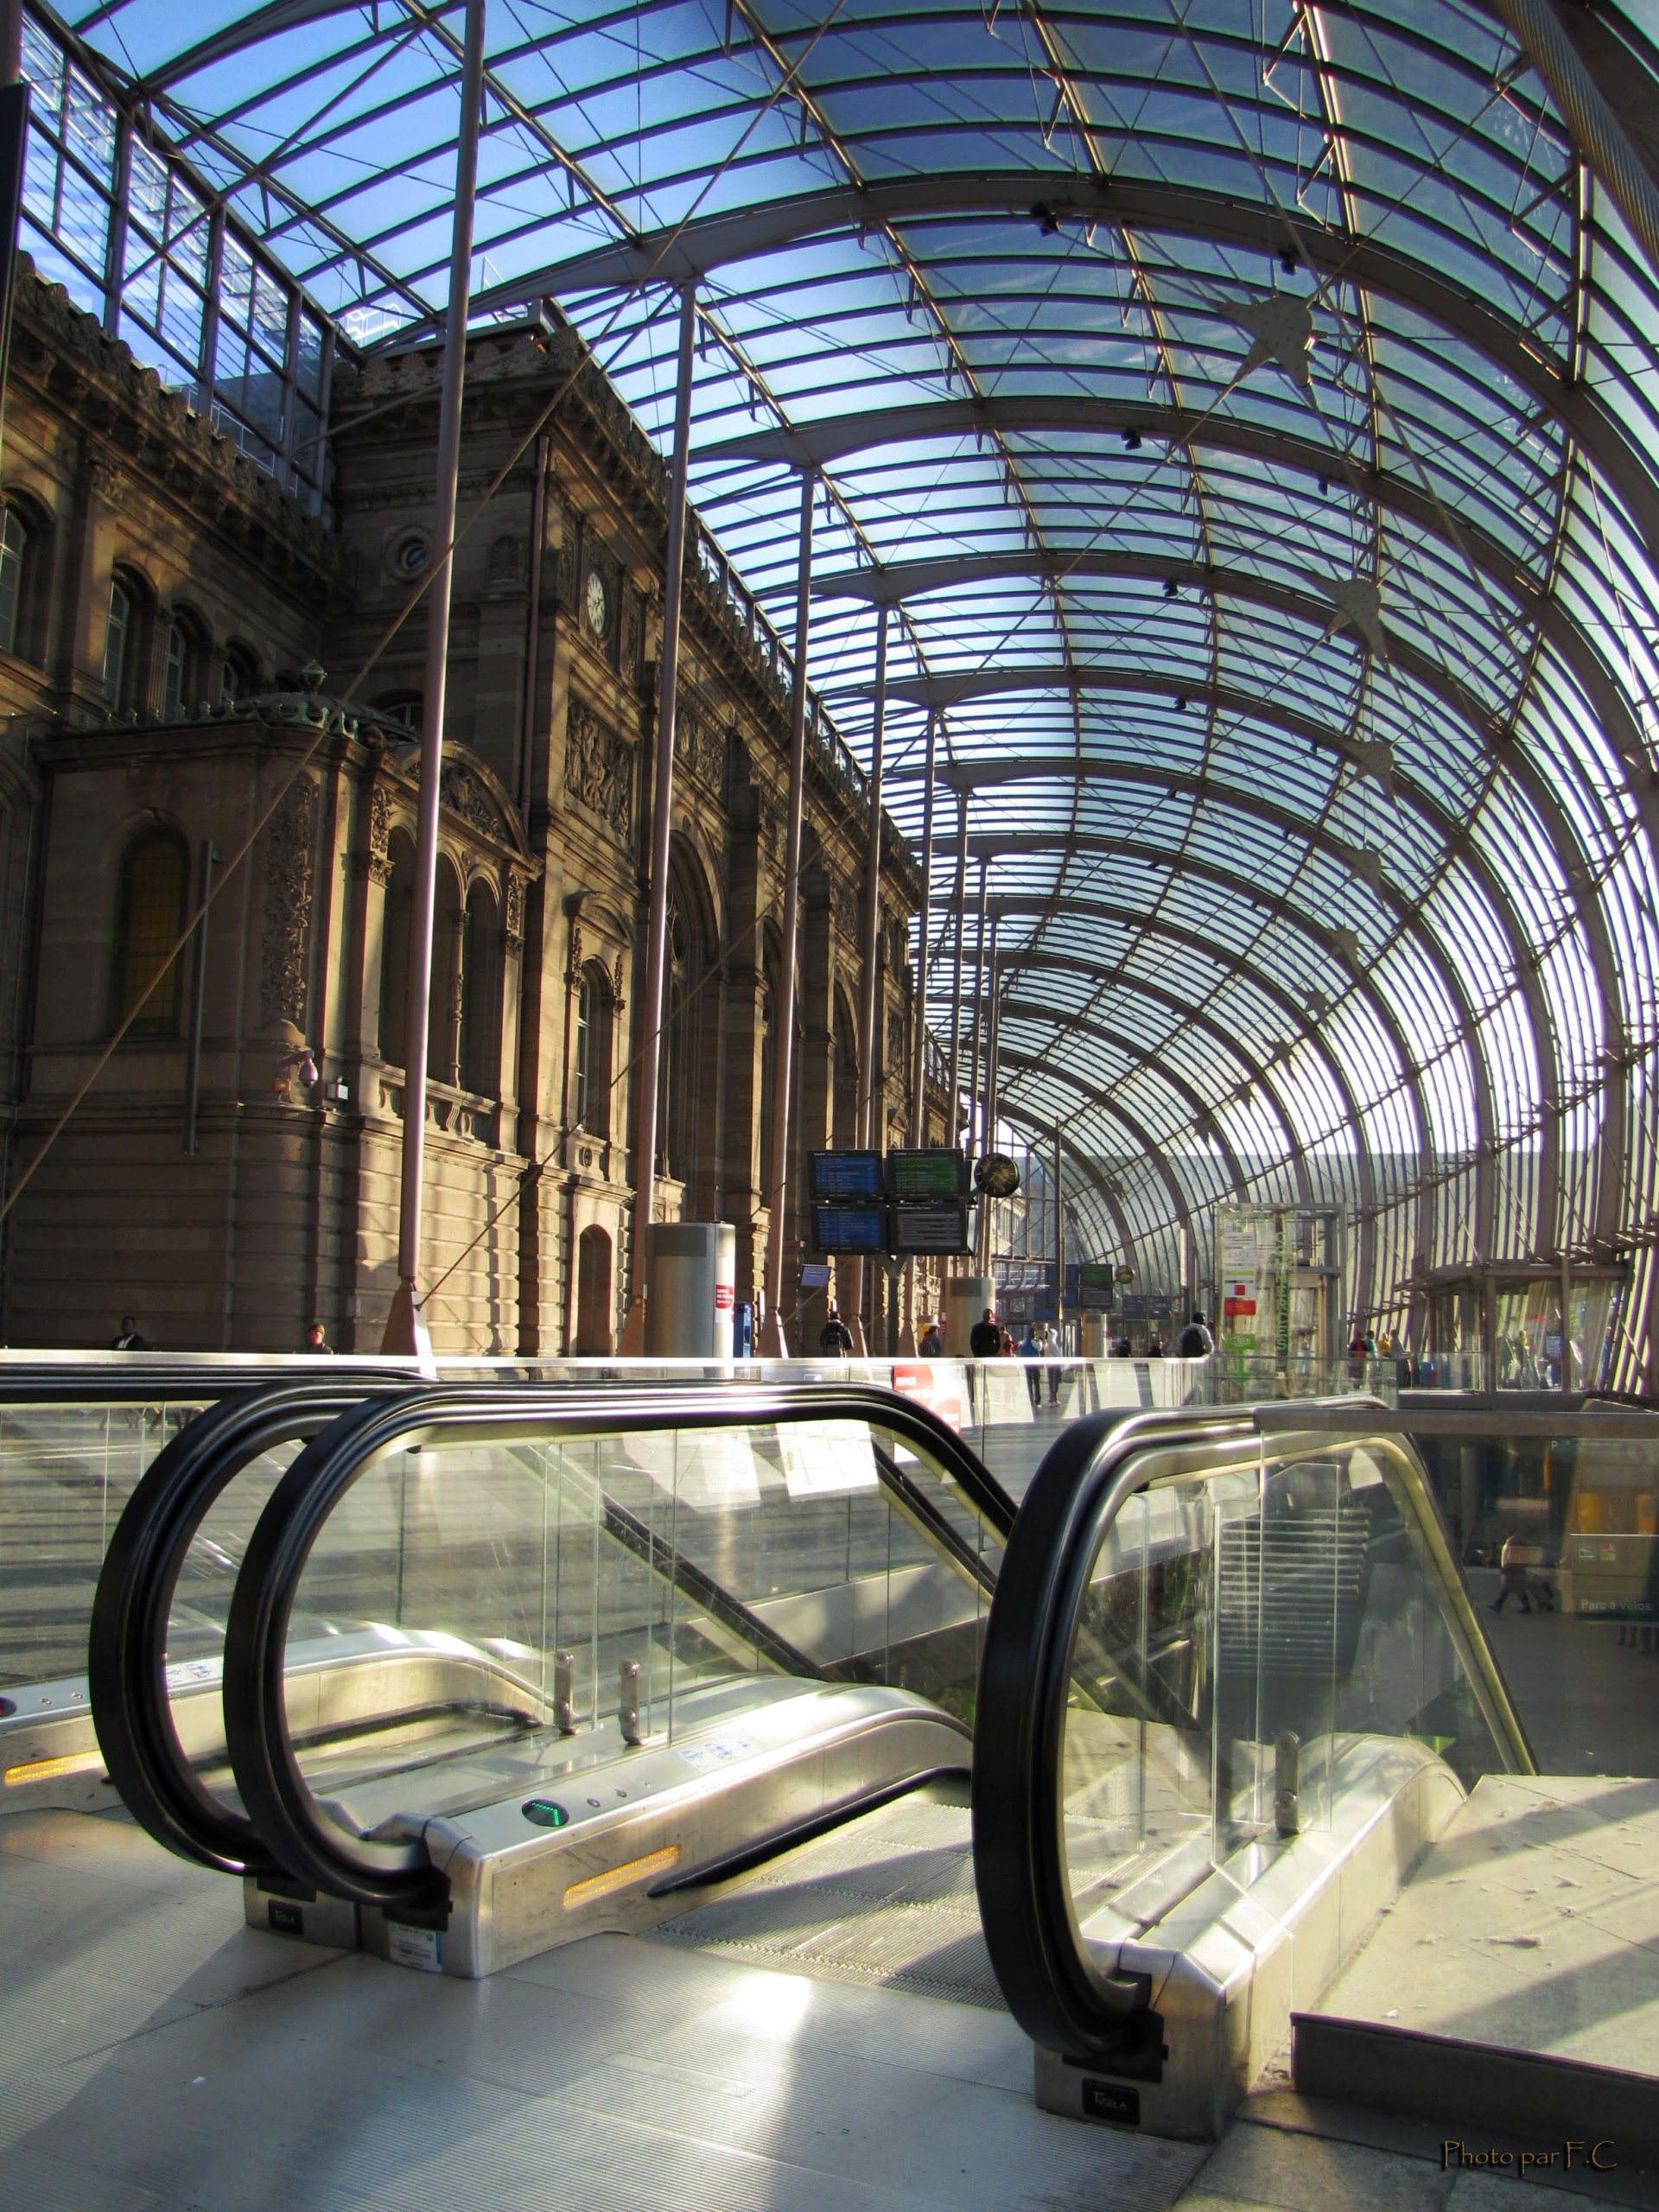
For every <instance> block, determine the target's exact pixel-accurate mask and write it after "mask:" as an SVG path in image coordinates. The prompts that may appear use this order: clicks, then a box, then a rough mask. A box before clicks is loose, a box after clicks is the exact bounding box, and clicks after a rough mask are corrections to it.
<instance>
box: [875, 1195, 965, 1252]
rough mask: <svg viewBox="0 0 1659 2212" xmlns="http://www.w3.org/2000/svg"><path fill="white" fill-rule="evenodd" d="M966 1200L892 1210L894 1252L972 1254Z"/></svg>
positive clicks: (960, 1199)
mask: <svg viewBox="0 0 1659 2212" xmlns="http://www.w3.org/2000/svg"><path fill="white" fill-rule="evenodd" d="M968 1217H969V1209H968V1205H967V1203H966V1201H965V1200H963V1199H962V1198H954V1199H952V1200H951V1201H950V1203H949V1204H948V1205H932V1206H894V1208H893V1250H894V1251H895V1252H971V1251H972V1250H973V1249H974V1247H973V1239H972V1237H971V1236H969V1230H968Z"/></svg>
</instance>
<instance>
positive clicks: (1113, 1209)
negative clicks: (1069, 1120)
mask: <svg viewBox="0 0 1659 2212" xmlns="http://www.w3.org/2000/svg"><path fill="white" fill-rule="evenodd" d="M1020 1128H1022V1129H1023V1128H1030V1129H1035V1130H1037V1131H1038V1132H1039V1134H1040V1135H1043V1136H1046V1137H1047V1138H1048V1139H1049V1140H1050V1141H1051V1142H1052V1143H1054V1144H1058V1145H1059V1146H1061V1147H1063V1148H1064V1149H1065V1153H1066V1154H1067V1155H1068V1156H1069V1157H1070V1159H1071V1161H1072V1162H1073V1164H1074V1165H1075V1166H1076V1167H1077V1172H1078V1173H1079V1174H1080V1175H1081V1176H1082V1177H1083V1179H1084V1182H1086V1183H1087V1184H1088V1185H1089V1187H1090V1190H1091V1191H1092V1192H1094V1195H1095V1197H1096V1198H1097V1199H1098V1200H1099V1201H1100V1204H1101V1206H1102V1208H1103V1211H1105V1213H1106V1214H1107V1216H1108V1217H1109V1220H1110V1222H1111V1224H1112V1226H1113V1228H1114V1230H1116V1236H1117V1249H1118V1250H1119V1251H1120V1252H1122V1253H1123V1254H1124V1255H1126V1256H1127V1255H1128V1254H1129V1253H1132V1252H1138V1251H1139V1250H1140V1241H1139V1239H1138V1238H1137V1237H1136V1236H1135V1233H1134V1231H1133V1230H1131V1229H1130V1227H1129V1224H1128V1217H1126V1216H1125V1214H1124V1212H1123V1210H1122V1207H1121V1206H1120V1205H1118V1203H1117V1200H1116V1198H1114V1197H1113V1195H1112V1189H1111V1185H1110V1184H1109V1182H1108V1180H1107V1179H1106V1177H1105V1176H1104V1175H1103V1173H1101V1171H1100V1169H1099V1168H1098V1167H1097V1166H1096V1165H1095V1163H1094V1161H1093V1160H1091V1159H1090V1157H1089V1154H1087V1153H1086V1152H1084V1150H1083V1149H1082V1148H1081V1147H1079V1146H1077V1145H1075V1144H1073V1143H1072V1142H1071V1139H1070V1138H1069V1137H1068V1136H1067V1135H1066V1134H1065V1124H1064V1123H1063V1122H1058V1121H1055V1122H1044V1121H1041V1120H1039V1118H1038V1117H1037V1116H1035V1115H1029V1114H1027V1115H1022V1116H1020Z"/></svg>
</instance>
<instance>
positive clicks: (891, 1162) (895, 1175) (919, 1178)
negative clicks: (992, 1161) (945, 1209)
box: [887, 1145, 968, 1205]
mask: <svg viewBox="0 0 1659 2212" xmlns="http://www.w3.org/2000/svg"><path fill="white" fill-rule="evenodd" d="M967 1194H968V1159H967V1154H965V1153H961V1152H958V1151H957V1150H956V1148H955V1147H954V1146H949V1145H929V1146H928V1147H926V1148H925V1150H917V1151H910V1152H904V1151H900V1152H890V1153H889V1154H887V1196H888V1197H889V1198H893V1199H895V1200H897V1201H898V1203H899V1205H907V1204H912V1203H915V1202H917V1201H925V1200H926V1199H929V1198H965V1197H966V1196H967Z"/></svg>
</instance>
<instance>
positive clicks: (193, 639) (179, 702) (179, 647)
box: [162, 614, 201, 721]
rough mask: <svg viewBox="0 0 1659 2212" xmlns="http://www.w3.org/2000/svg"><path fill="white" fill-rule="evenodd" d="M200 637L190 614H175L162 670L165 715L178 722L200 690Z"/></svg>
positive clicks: (170, 621) (163, 713)
mask: <svg viewBox="0 0 1659 2212" xmlns="http://www.w3.org/2000/svg"><path fill="white" fill-rule="evenodd" d="M200 676H201V638H200V632H198V630H197V628H196V626H195V624H194V622H192V621H191V620H190V618H189V616H188V614H175V615H174V616H172V617H171V619H170V620H168V626H167V656H166V659H165V661H164V663H163V665H162V715H163V716H164V717H165V718H166V719H167V720H168V721H177V720H178V719H179V717H180V716H181V715H182V714H183V713H184V711H185V709H186V708H187V707H188V705H189V703H190V701H191V698H192V696H199V695H200V690H201V682H200Z"/></svg>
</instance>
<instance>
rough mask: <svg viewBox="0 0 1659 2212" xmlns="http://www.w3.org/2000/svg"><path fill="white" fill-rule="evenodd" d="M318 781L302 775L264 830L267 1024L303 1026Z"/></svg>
mask: <svg viewBox="0 0 1659 2212" xmlns="http://www.w3.org/2000/svg"><path fill="white" fill-rule="evenodd" d="M316 818H317V787H316V785H315V784H314V783H312V782H311V781H310V779H309V778H308V777H302V778H301V779H300V780H299V781H298V782H297V783H296V784H295V785H293V786H292V788H291V789H290V790H289V793H288V796H287V798H284V799H283V804H282V805H281V806H280V807H279V808H278V809H277V812H276V814H275V815H274V816H273V817H272V818H271V822H270V828H269V829H267V830H266V831H265V942H264V963H263V966H262V968H261V970H260V978H259V997H260V1004H261V1009H262V1011H263V1014H264V1020H265V1021H266V1023H267V1024H273V1023H276V1022H279V1021H291V1022H292V1023H293V1025H294V1027H296V1029H302V1028H303V1027H305V984H306V975H305V955H306V943H307V938H308V936H309V933H310V927H311V847H312V842H313V839H314V836H315V829H316Z"/></svg>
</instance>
